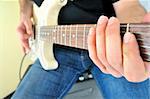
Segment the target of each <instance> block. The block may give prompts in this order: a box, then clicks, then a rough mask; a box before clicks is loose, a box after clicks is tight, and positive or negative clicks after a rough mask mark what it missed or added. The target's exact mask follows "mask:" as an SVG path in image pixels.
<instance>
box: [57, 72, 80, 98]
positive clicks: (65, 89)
mask: <svg viewBox="0 0 150 99" xmlns="http://www.w3.org/2000/svg"><path fill="white" fill-rule="evenodd" d="M77 74H78V73H76V74H75V76H74V77H73V79H72V80H71V82H70V83H69V84H68V86H67V87H65V88H63V92H62V94H60V96H59V97H58V98H57V99H61V97H62V96H63V95H64V94H65V92H66V91H67V90H69V87H71V85H72V84H73V81H74V80H75V79H76V78H78V77H76V76H77Z"/></svg>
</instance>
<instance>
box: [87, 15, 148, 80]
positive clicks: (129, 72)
mask: <svg viewBox="0 0 150 99" xmlns="http://www.w3.org/2000/svg"><path fill="white" fill-rule="evenodd" d="M88 50H89V56H90V58H91V59H92V61H93V62H94V63H95V64H96V65H97V66H98V67H99V68H100V69H101V71H102V72H104V73H107V74H112V75H113V76H115V77H121V76H124V77H125V78H126V79H127V80H128V81H130V82H141V81H144V80H146V79H147V78H148V77H149V76H150V70H149V69H148V68H149V67H150V63H148V62H144V61H143V60H142V58H141V56H140V53H139V47H138V44H137V41H136V38H135V36H134V35H133V34H132V33H129V32H128V33H125V35H124V38H123V42H121V37H120V23H119V20H118V19H117V18H115V17H111V18H110V19H108V18H107V17H105V16H101V17H100V18H99V20H98V23H97V27H96V28H91V29H90V31H89V35H88Z"/></svg>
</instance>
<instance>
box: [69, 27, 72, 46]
mask: <svg viewBox="0 0 150 99" xmlns="http://www.w3.org/2000/svg"><path fill="white" fill-rule="evenodd" d="M71 28H72V25H70V31H69V33H70V35H69V45H70V46H71V30H72V29H71Z"/></svg>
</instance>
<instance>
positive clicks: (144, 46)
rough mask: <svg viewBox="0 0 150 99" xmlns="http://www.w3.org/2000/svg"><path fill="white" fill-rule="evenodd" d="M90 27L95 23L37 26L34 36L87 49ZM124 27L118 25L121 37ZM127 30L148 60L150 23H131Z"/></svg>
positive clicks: (149, 54)
mask: <svg viewBox="0 0 150 99" xmlns="http://www.w3.org/2000/svg"><path fill="white" fill-rule="evenodd" d="M91 27H96V24H81V25H79V24H78V25H57V26H40V27H38V26H37V27H36V36H35V37H36V39H38V40H44V41H46V42H53V43H56V44H60V45H65V46H70V47H75V48H81V49H87V48H88V46H87V45H88V44H87V36H88V33H89V29H90V28H91ZM126 28H127V24H121V25H120V34H121V36H122V37H123V35H124V33H125V32H126ZM129 31H130V32H132V33H134V34H135V36H136V38H137V41H138V43H139V46H140V50H141V55H142V56H143V57H144V60H147V61H150V23H131V24H130V25H129Z"/></svg>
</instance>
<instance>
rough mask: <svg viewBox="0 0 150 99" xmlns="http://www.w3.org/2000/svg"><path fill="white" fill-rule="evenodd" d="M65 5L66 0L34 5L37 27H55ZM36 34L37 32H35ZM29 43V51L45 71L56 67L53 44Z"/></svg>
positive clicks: (47, 1)
mask: <svg viewBox="0 0 150 99" xmlns="http://www.w3.org/2000/svg"><path fill="white" fill-rule="evenodd" d="M66 4H67V0H44V2H43V3H42V5H41V7H38V6H37V5H36V4H34V6H33V7H34V21H35V24H36V25H37V26H47V25H57V24H58V22H57V21H58V14H59V11H60V9H61V8H62V7H63V6H65V5H66ZM37 33H38V32H37ZM32 43H33V44H31V43H30V47H31V50H32V51H33V52H34V53H35V54H36V56H37V57H38V58H39V60H40V62H41V65H42V67H43V68H44V69H45V70H52V69H56V68H57V67H58V63H57V61H56V60H55V58H54V54H53V42H44V41H40V40H38V41H36V42H32Z"/></svg>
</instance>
